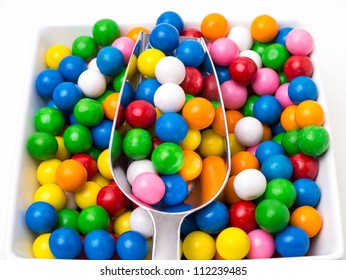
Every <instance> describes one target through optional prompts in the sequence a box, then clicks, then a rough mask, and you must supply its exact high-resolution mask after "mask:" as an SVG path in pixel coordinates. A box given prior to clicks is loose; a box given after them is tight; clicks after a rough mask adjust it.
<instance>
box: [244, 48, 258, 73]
mask: <svg viewBox="0 0 346 280" xmlns="http://www.w3.org/2000/svg"><path fill="white" fill-rule="evenodd" d="M239 57H247V58H250V59H252V60H253V61H254V62H255V63H256V66H257V69H259V68H261V67H262V58H261V56H260V55H259V54H258V53H257V52H255V51H254V50H251V49H245V50H243V51H241V52H240V53H239Z"/></svg>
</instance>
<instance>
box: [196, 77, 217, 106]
mask: <svg viewBox="0 0 346 280" xmlns="http://www.w3.org/2000/svg"><path fill="white" fill-rule="evenodd" d="M200 96H201V97H204V98H206V99H207V100H209V101H217V100H219V91H218V86H217V80H216V77H215V75H214V74H207V75H205V76H204V77H203V87H202V90H201V93H200Z"/></svg>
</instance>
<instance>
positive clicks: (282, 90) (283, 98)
mask: <svg viewBox="0 0 346 280" xmlns="http://www.w3.org/2000/svg"><path fill="white" fill-rule="evenodd" d="M288 85H289V83H284V84H281V85H280V86H279V87H278V89H277V90H276V92H275V94H274V96H275V98H276V99H277V100H278V101H279V102H280V104H281V107H282V109H285V108H286V107H288V106H290V105H293V104H294V103H293V102H292V100H291V99H290V98H289V96H288Z"/></svg>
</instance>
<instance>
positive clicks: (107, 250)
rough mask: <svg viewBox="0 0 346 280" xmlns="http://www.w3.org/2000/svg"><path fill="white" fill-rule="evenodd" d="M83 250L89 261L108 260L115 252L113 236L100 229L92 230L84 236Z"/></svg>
mask: <svg viewBox="0 0 346 280" xmlns="http://www.w3.org/2000/svg"><path fill="white" fill-rule="evenodd" d="M83 250H84V253H85V255H86V257H87V259H89V260H109V259H111V258H112V256H113V254H114V251H115V242H114V239H113V236H112V235H111V234H110V233H109V232H107V231H105V230H102V229H96V230H93V231H91V232H89V233H88V234H87V235H86V236H85V238H84V241H83Z"/></svg>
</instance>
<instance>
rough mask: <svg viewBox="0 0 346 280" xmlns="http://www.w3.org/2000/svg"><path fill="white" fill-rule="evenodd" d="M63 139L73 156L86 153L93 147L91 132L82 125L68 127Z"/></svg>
mask: <svg viewBox="0 0 346 280" xmlns="http://www.w3.org/2000/svg"><path fill="white" fill-rule="evenodd" d="M63 138H64V144H65V147H66V149H67V150H68V151H69V153H71V154H78V153H83V152H86V151H88V150H89V149H90V148H91V146H92V136H91V132H90V130H89V129H88V128H87V127H86V126H84V125H81V124H73V125H70V126H69V127H67V128H66V130H65V132H64V134H63Z"/></svg>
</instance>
